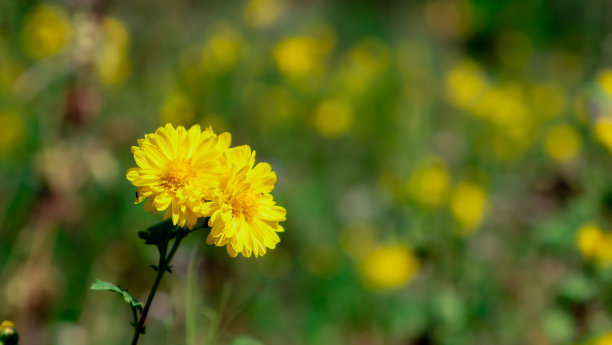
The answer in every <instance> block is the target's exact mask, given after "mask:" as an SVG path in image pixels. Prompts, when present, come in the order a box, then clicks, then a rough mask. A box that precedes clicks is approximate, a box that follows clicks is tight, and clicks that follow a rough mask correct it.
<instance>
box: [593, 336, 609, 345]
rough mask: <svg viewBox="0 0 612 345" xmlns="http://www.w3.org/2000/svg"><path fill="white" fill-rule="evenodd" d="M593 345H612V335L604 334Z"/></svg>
mask: <svg viewBox="0 0 612 345" xmlns="http://www.w3.org/2000/svg"><path fill="white" fill-rule="evenodd" d="M592 345H612V333H608V334H604V335H602V336H601V337H599V338H597V339H595V341H594V342H593V344H592Z"/></svg>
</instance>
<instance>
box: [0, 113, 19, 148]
mask: <svg viewBox="0 0 612 345" xmlns="http://www.w3.org/2000/svg"><path fill="white" fill-rule="evenodd" d="M23 138H24V126H23V120H22V119H21V117H20V116H19V115H17V114H15V113H13V112H0V157H2V156H5V155H7V154H10V153H11V152H13V150H15V149H16V148H17V147H19V145H21V142H22V140H23Z"/></svg>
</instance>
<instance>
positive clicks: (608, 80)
mask: <svg viewBox="0 0 612 345" xmlns="http://www.w3.org/2000/svg"><path fill="white" fill-rule="evenodd" d="M597 83H598V84H599V86H600V87H601V88H602V90H603V91H604V92H605V93H606V95H608V97H610V98H612V69H610V68H606V69H603V70H601V71H600V72H599V74H598V75H597Z"/></svg>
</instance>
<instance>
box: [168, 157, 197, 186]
mask: <svg viewBox="0 0 612 345" xmlns="http://www.w3.org/2000/svg"><path fill="white" fill-rule="evenodd" d="M194 174H195V171H194V170H193V169H192V167H191V162H190V161H189V160H184V159H175V160H173V161H170V162H168V164H167V165H166V170H165V172H164V175H163V176H162V178H161V180H162V183H163V185H164V186H165V187H166V188H170V189H173V190H176V189H178V188H181V187H183V186H185V185H186V184H187V183H189V179H190V178H192V177H193V175H194Z"/></svg>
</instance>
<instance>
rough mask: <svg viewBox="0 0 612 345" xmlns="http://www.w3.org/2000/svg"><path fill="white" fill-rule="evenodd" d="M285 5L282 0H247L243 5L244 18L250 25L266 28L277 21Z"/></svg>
mask: <svg viewBox="0 0 612 345" xmlns="http://www.w3.org/2000/svg"><path fill="white" fill-rule="evenodd" d="M285 7H286V4H285V1H284V0H249V1H248V2H247V3H246V5H245V7H244V20H245V21H246V22H247V23H248V24H249V25H251V26H254V27H258V28H266V27H269V26H271V25H273V24H274V23H276V22H277V21H278V19H279V18H280V16H281V15H282V14H283V12H284V11H285Z"/></svg>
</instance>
